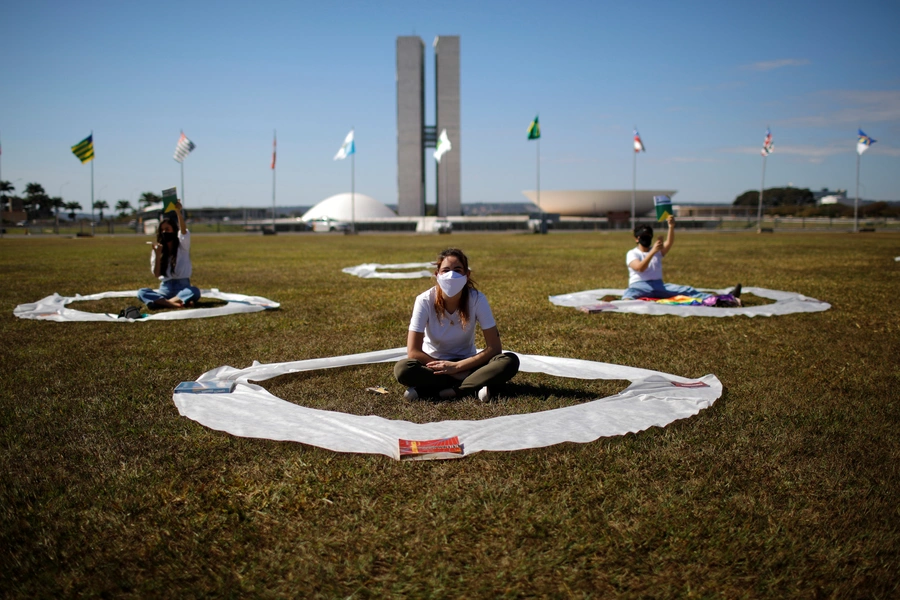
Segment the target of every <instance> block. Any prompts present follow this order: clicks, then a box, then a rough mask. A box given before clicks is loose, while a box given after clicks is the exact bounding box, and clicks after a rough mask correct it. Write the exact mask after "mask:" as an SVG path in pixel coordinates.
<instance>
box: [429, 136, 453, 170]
mask: <svg viewBox="0 0 900 600" xmlns="http://www.w3.org/2000/svg"><path fill="white" fill-rule="evenodd" d="M450 150H453V146H451V145H450V138H448V137H447V130H446V129H445V130H443V131H442V132H441V136H440V137H439V138H438V143H437V148H435V149H434V160H436V161H438V162H441V157H442V156H443V155H444V153H445V152H449V151H450Z"/></svg>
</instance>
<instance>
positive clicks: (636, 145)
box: [634, 127, 647, 152]
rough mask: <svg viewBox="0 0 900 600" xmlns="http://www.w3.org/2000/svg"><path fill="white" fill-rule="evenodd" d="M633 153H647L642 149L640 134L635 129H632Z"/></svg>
mask: <svg viewBox="0 0 900 600" xmlns="http://www.w3.org/2000/svg"><path fill="white" fill-rule="evenodd" d="M634 151H635V152H646V151H647V150H646V149H645V148H644V142H643V141H641V134H639V133H638V130H637V127H635V128H634Z"/></svg>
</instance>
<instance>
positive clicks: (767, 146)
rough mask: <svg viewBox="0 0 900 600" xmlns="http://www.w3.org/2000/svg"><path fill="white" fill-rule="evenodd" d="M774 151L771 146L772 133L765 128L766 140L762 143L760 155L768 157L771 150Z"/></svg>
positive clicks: (773, 147)
mask: <svg viewBox="0 0 900 600" xmlns="http://www.w3.org/2000/svg"><path fill="white" fill-rule="evenodd" d="M774 149H775V146H774V145H773V144H772V132H771V131H769V128H768V127H766V139H765V141H763V147H762V150H761V151H760V153H761V154H762V155H763V156H768V155H770V154H772V150H774Z"/></svg>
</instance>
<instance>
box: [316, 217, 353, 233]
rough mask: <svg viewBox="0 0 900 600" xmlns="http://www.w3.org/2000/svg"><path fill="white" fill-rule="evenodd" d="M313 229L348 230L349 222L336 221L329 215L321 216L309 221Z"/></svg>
mask: <svg viewBox="0 0 900 600" xmlns="http://www.w3.org/2000/svg"><path fill="white" fill-rule="evenodd" d="M310 225H312V230H313V231H348V230H349V229H350V223H348V222H346V221H338V220H337V219H332V218H330V217H321V218H319V219H313V220H312V221H310Z"/></svg>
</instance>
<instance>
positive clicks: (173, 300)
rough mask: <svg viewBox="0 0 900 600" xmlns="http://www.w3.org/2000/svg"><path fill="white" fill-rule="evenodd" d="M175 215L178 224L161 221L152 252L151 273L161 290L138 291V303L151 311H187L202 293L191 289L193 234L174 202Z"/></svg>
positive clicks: (144, 289) (194, 288)
mask: <svg viewBox="0 0 900 600" xmlns="http://www.w3.org/2000/svg"><path fill="white" fill-rule="evenodd" d="M174 212H175V215H176V219H177V221H175V220H171V219H163V220H162V221H160V223H159V227H157V229H156V243H155V244H153V249H152V250H151V252H150V271H151V272H152V273H153V276H154V277H157V278H159V280H160V284H159V289H158V290H154V289H150V288H141V289H140V290H138V299H139V300H140V301H141V302H143V303H144V304H146V305H147V307H148V308H186V307H192V306H194V304H195V303H196V302H197V301H198V300H200V290H199V289H198V288H196V287H194V286H192V285H191V272H192V270H193V269H192V266H191V232H190V231H188V229H187V226H186V225H185V223H184V215H183V214H182V210H181V202H180V201H177V202H175V210H174ZM176 223H177V225H178V231H177V232H176V230H175V225H176ZM147 243H148V244H149V243H150V242H147Z"/></svg>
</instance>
